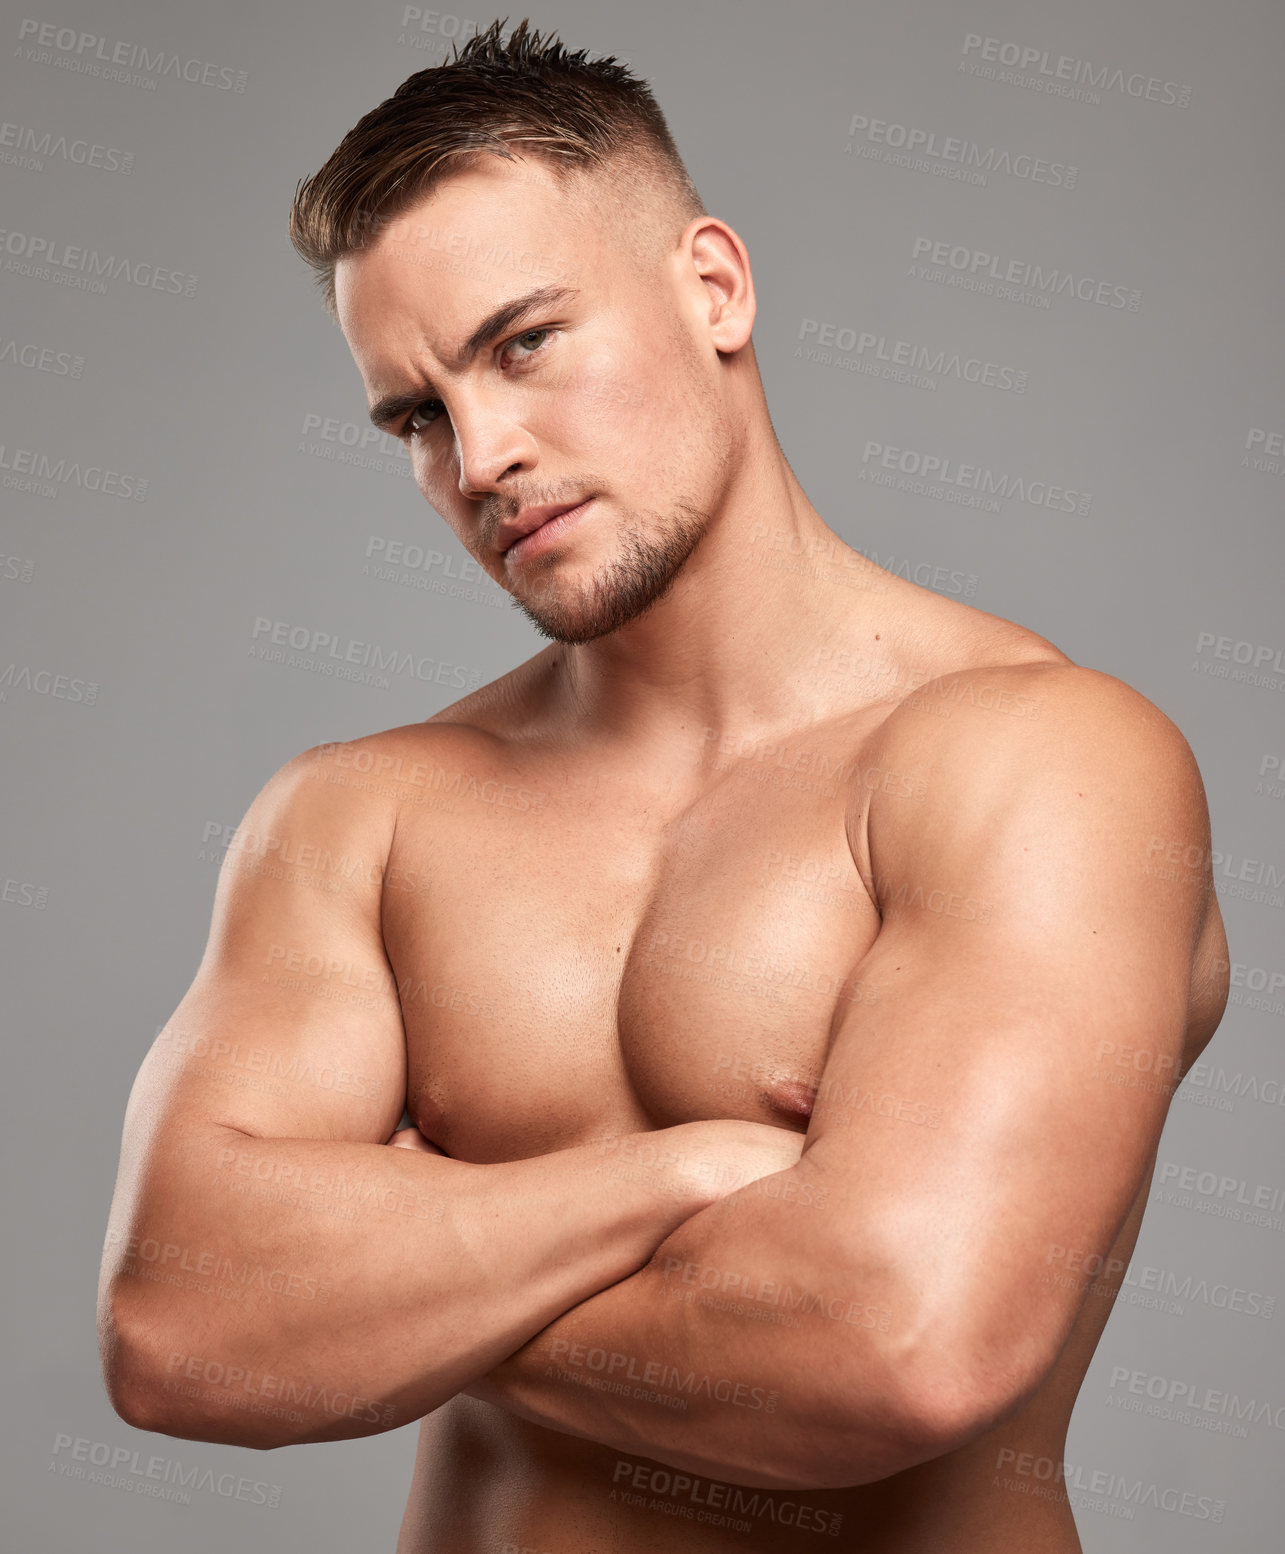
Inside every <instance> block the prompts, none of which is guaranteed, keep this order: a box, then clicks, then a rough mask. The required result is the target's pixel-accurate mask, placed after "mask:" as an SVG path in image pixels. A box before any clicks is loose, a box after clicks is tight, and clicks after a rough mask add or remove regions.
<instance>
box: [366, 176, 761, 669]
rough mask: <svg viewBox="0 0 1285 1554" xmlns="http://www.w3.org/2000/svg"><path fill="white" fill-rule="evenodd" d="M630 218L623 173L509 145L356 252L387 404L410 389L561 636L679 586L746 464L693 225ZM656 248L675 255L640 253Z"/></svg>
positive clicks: (380, 391) (501, 564)
mask: <svg viewBox="0 0 1285 1554" xmlns="http://www.w3.org/2000/svg"><path fill="white" fill-rule="evenodd" d="M580 191H588V193H587V197H586V193H585V192H580ZM629 219H630V218H629V214H628V210H627V208H625V207H624V206H622V205H621V204H620V203H618V197H617V196H616V195H615V194H614V193H613V192H612V190H611V188H610V185H603V186H602V197H601V198H600V199H596V200H595V198H594V197H593V186H592V185H591V184H589V183H587V182H581V181H579V180H577V182H576V185H575V186H574V187H573V186H571V185H560V184H559V183H558V182H557V181H556V180H555V178H554V175H553V174H552V173H551V172H550V171H549V169H548V168H546V167H545V166H544V165H543V164H541V163H540V162H538V161H519V162H516V163H514V162H507V161H504V160H501V159H500V158H498V157H491V156H488V157H483V158H481V159H479V161H478V163H477V165H476V166H474V167H471V168H468V169H467V170H464V169H462V170H461V171H459V172H457V173H453V174H452V175H451V176H450V177H448V178H447V179H446V180H445V181H444V182H443V183H442V184H441V185H439V186H438V187H437V188H436V189H435V190H434V191H433V193H432V194H431V195H430V196H429V197H428V198H427V199H426V200H424V201H422V202H421V203H420V204H418V205H417V206H415V207H414V208H413V209H412V210H411V211H410V212H408V213H407V214H406V215H405V216H404V217H402V218H401V219H400V220H398V221H396V222H394V223H393V224H392V225H391V226H390V227H389V228H388V229H387V230H386V231H385V232H384V233H383V234H382V235H381V236H380V238H379V240H378V242H377V243H376V244H375V245H373V246H372V247H371V248H369V249H367V250H365V251H363V252H361V253H358V254H353V255H350V256H348V257H347V258H345V259H343V260H341V261H340V263H339V265H338V267H337V270H336V277H335V279H336V303H337V307H338V311H339V318H340V322H341V324H342V327H343V330H344V334H345V336H346V338H347V340H348V343H349V346H350V347H351V349H352V353H353V357H354V359H355V360H356V362H357V365H358V367H359V369H360V371H361V374H362V377H363V379H364V381H365V384H366V390H367V394H368V397H369V402H370V405H371V407H372V411H373V412H375V413H376V414H378V413H379V407H380V402H381V401H385V400H388V399H390V398H393V397H396V398H398V399H399V400H400V401H401V403H400V404H399V405H397V406H394V407H392V408H391V409H389V410H388V412H387V416H388V418H387V419H386V421H385V426H386V429H387V430H388V431H390V432H392V433H394V434H395V435H398V436H401V437H402V438H404V439H405V440H406V442H407V445H408V447H409V450H410V456H411V463H412V468H413V470H414V474H415V481H416V484H417V485H418V486H419V489H420V490H421V491H422V492H423V494H424V496H425V497H426V498H427V499H428V501H429V502H430V503H431V504H432V506H433V507H435V508H436V509H437V511H438V512H439V513H440V514H441V515H442V517H443V518H445V520H446V522H447V523H448V524H449V525H450V527H451V528H452V529H453V530H454V531H455V533H456V535H457V536H458V537H459V539H460V542H461V543H462V544H463V545H464V547H465V548H466V549H467V550H468V551H469V553H470V554H471V555H472V556H474V557H475V558H476V560H477V561H478V563H479V564H480V565H481V566H482V567H483V568H484V569H485V571H486V572H487V573H488V574H489V575H490V576H491V577H492V578H494V579H495V581H496V582H497V583H499V584H500V585H501V586H502V587H503V588H505V589H506V590H507V591H508V592H509V593H510V594H512V596H513V598H514V600H515V601H516V602H517V604H518V605H519V606H520V607H521V609H522V610H523V612H524V613H525V614H526V615H527V616H528V618H529V619H530V620H531V621H532V622H533V624H534V625H535V626H536V627H537V629H539V630H540V631H542V632H543V633H544V634H545V635H546V636H549V637H552V638H555V639H556V640H560V641H567V642H586V641H590V640H592V639H593V638H595V637H599V636H602V635H604V634H605V633H607V632H610V631H614V630H616V629H617V628H619V627H620V626H622V625H624V624H625V623H626V622H627V621H629V620H632V619H633V618H634V617H635V616H637V615H638V614H640V613H641V612H642V611H643V610H645V609H646V608H647V607H648V606H649V605H650V604H652V603H653V602H654V601H655V600H656V599H658V598H659V597H660V596H661V594H662V593H663V592H664V591H665V590H666V589H667V588H668V586H669V584H670V582H671V581H672V580H673V578H674V577H675V575H676V574H677V572H678V570H679V568H680V567H681V566H682V564H683V563H684V561H686V559H687V557H688V556H689V555H690V553H691V552H692V550H693V549H694V548H695V546H696V544H697V543H698V541H699V540H700V538H701V536H702V534H703V533H704V532H705V529H706V527H707V525H708V523H709V522H710V515H711V514H712V513H713V512H715V511H716V510H717V507H718V503H719V499H720V495H721V493H722V491H723V489H724V486H725V483H726V480H727V472H728V469H729V467H730V465H731V461H732V447H731V439H730V424H731V418H730V416H729V414H728V412H727V409H726V406H725V404H724V402H723V399H722V397H721V391H722V387H723V385H722V383H721V375H720V372H719V369H718V353H717V351H716V350H715V349H714V348H713V346H712V345H710V344H709V342H708V341H707V340H704V341H703V340H702V338H701V320H702V310H703V309H704V310H705V312H707V304H706V295H705V286H704V283H703V282H702V280H701V279H700V276H699V275H698V274H697V272H696V270H695V269H694V268H693V266H692V264H691V260H690V256H688V257H687V258H686V259H684V245H683V244H682V243H681V242H679V243H677V244H676V245H674V244H671V243H670V242H668V241H662V242H661V243H659V244H658V245H648V244H646V243H642V244H639V243H637V242H636V241H632V242H631V241H629V237H630V236H636V234H627V235H626V237H625V238H622V236H621V235H620V234H621V223H622V221H628V220H629ZM635 219H636V220H638V221H648V220H651V219H653V218H652V216H651V212H650V207H648V208H645V209H644V210H642V211H640V212H639V213H638V215H637V217H636V218H635ZM649 246H650V247H653V248H658V250H659V253H658V256H657V257H655V258H652V259H643V258H640V257H638V256H637V255H636V254H635V252H634V250H635V249H638V248H647V247H649ZM532 293H543V294H544V295H543V296H539V297H536V298H535V299H533V300H532V301H531V302H530V304H529V305H528V306H525V307H523V308H522V309H521V311H520V312H513V311H510V313H509V315H508V316H507V317H506V318H504V319H494V315H496V314H497V312H498V310H500V309H502V308H504V307H505V306H506V305H507V304H511V303H515V302H517V301H520V300H521V299H523V298H528V297H530V296H531V294H532ZM488 319H494V322H493V323H492V325H491V326H490V327H488V328H487V329H486V330H485V331H484V332H483V333H482V334H480V335H479V334H478V331H479V327H480V326H482V325H483V324H484V323H485V321H487V320H488ZM586 502H587V503H588V505H586V506H584V507H583V508H582V509H581V510H580V511H578V512H575V513H573V514H572V515H571V516H570V517H569V518H567V519H563V520H555V521H553V522H551V523H550V524H549V527H548V528H547V530H544V529H542V530H541V531H540V532H535V533H532V534H531V536H530V538H528V539H526V540H525V541H524V542H515V535H516V531H518V530H521V529H524V528H528V527H529V526H530V525H531V524H532V523H533V522H535V521H536V520H537V519H540V518H541V517H542V516H543V515H542V514H540V513H539V512H538V511H536V512H532V511H531V509H533V508H534V509H539V508H542V507H550V506H552V507H568V506H572V505H573V504H580V503H586Z"/></svg>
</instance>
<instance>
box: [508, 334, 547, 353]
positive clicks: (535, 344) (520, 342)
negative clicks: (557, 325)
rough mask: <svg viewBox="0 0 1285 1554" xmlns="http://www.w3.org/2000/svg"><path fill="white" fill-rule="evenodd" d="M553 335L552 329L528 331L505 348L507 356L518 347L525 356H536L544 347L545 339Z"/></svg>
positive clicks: (516, 336)
mask: <svg viewBox="0 0 1285 1554" xmlns="http://www.w3.org/2000/svg"><path fill="white" fill-rule="evenodd" d="M552 333H553V330H552V329H528V330H527V331H526V333H525V334H520V335H515V336H514V338H513V339H512V340H510V341H509V343H508V345H506V346H505V347H504V352H505V355H507V354H508V353H509V351H510V350H511V349H512V348H513V347H514V346H515V345H516V346H520V347H521V349H522V352H523V354H524V355H526V356H534V355H535V353H536V352H537V351H539V350H540V349H541V348H542V347H543V345H544V341H545V339H546V338H547V337H548V336H549V335H551V334H552Z"/></svg>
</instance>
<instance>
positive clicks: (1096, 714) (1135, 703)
mask: <svg viewBox="0 0 1285 1554" xmlns="http://www.w3.org/2000/svg"><path fill="white" fill-rule="evenodd" d="M1105 736H1109V737H1110V739H1111V745H1110V746H1109V747H1103V746H1102V745H1100V744H1099V743H1097V742H1098V741H1100V740H1101V739H1102V738H1103V737H1105ZM880 738H881V739H882V740H883V741H884V742H885V744H886V746H887V747H888V748H889V749H890V750H895V751H896V752H897V753H898V754H900V755H907V754H911V753H914V754H915V755H917V756H921V757H925V758H928V759H932V758H933V757H934V756H940V757H943V758H947V759H950V758H958V757H959V756H961V755H962V756H968V755H970V754H971V755H975V756H977V757H979V758H980V757H983V756H985V755H988V754H989V755H992V756H993V755H994V753H995V752H996V750H997V748H998V747H1002V746H1005V745H1008V746H1012V747H1014V748H1015V749H1020V748H1021V747H1023V746H1025V747H1027V748H1029V749H1030V750H1031V751H1032V752H1033V753H1037V752H1041V751H1043V752H1044V753H1046V754H1051V753H1052V752H1053V750H1054V748H1055V747H1060V748H1064V749H1068V750H1069V749H1074V748H1077V747H1078V748H1086V747H1087V748H1088V749H1089V750H1090V751H1092V752H1093V753H1094V754H1096V755H1097V756H1099V757H1100V758H1103V759H1109V758H1110V756H1111V754H1112V752H1113V751H1120V749H1121V746H1122V745H1125V746H1154V747H1156V748H1157V749H1158V750H1159V749H1163V747H1165V746H1169V747H1171V749H1173V750H1176V749H1177V746H1178V744H1179V742H1180V743H1181V744H1182V745H1184V746H1185V743H1186V742H1185V740H1183V739H1182V735H1181V734H1180V733H1179V731H1178V730H1177V728H1176V726H1175V725H1174V724H1173V723H1172V721H1171V720H1170V719H1169V718H1168V717H1167V716H1166V715H1165V714H1164V713H1163V712H1162V711H1161V710H1160V708H1159V707H1157V706H1156V705H1155V703H1154V702H1151V701H1149V700H1148V699H1147V697H1145V696H1144V695H1143V694H1142V693H1141V692H1140V691H1138V690H1135V689H1134V688H1133V686H1131V685H1128V684H1127V683H1126V682H1125V681H1123V680H1120V679H1118V678H1117V677H1116V676H1115V675H1111V674H1107V673H1105V672H1104V671H1102V670H1099V669H1090V668H1087V667H1086V666H1084V665H1082V664H1076V663H1073V662H1072V661H1071V660H1070V659H1069V658H1067V657H1066V656H1065V654H1059V653H1057V651H1056V649H1052V650H1050V652H1049V653H1047V654H1043V653H1041V654H1038V655H1034V656H1029V657H1023V658H1020V659H1014V660H1007V661H1005V660H1001V661H996V662H991V663H986V662H982V663H970V664H968V665H966V666H963V667H959V668H953V669H950V670H947V671H946V672H944V673H941V674H937V675H934V676H932V677H931V678H928V679H924V680H921V681H919V682H918V683H916V684H915V685H913V687H911V688H910V689H908V690H907V692H906V694H905V695H904V696H902V697H901V698H900V699H899V700H898V701H897V703H896V704H895V706H894V707H893V709H892V711H891V712H890V713H889V715H888V717H887V718H886V720H885V721H884V723H883V725H882V727H881V729H880Z"/></svg>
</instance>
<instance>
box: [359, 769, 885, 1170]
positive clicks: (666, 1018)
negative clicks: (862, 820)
mask: <svg viewBox="0 0 1285 1554" xmlns="http://www.w3.org/2000/svg"><path fill="white" fill-rule="evenodd" d="M783 754H784V757H785V758H784V759H782V758H781V756H780V755H776V754H772V753H770V752H769V753H768V755H767V757H766V758H762V757H760V756H759V755H758V754H756V753H752V754H751V755H750V757H749V758H745V757H744V756H737V757H735V758H732V759H728V760H726V761H722V762H715V763H714V764H713V765H712V766H711V770H710V773H709V776H710V781H709V782H708V783H707V784H703V785H702V787H703V791H702V793H701V795H700V797H699V798H698V799H696V800H695V801H694V802H689V803H686V804H683V805H680V806H675V805H672V804H667V803H664V802H658V801H655V800H654V799H652V798H651V797H649V796H648V795H647V794H646V793H644V792H642V791H640V790H639V789H636V788H632V787H631V786H630V785H628V784H624V785H620V784H616V783H611V782H606V781H595V780H593V779H592V778H590V777H587V776H586V775H584V774H580V775H577V776H573V777H568V775H567V773H566V771H565V769H564V770H563V772H562V773H561V774H560V776H559V778H558V780H557V781H555V780H554V776H553V774H552V773H550V774H549V775H548V776H547V778H546V777H543V776H542V775H541V774H540V773H539V772H538V771H528V772H527V773H525V774H524V776H523V778H522V779H521V782H520V783H519V782H516V781H514V780H513V779H512V778H511V777H510V779H509V780H508V782H507V784H506V783H504V782H501V781H499V780H498V779H497V775H496V774H487V773H482V772H475V773H472V774H470V777H469V780H468V781H464V782H460V781H455V780H452V781H451V782H449V783H444V784H443V787H444V789H445V790H447V791H449V800H448V801H447V802H445V803H443V804H442V805H441V806H439V807H435V806H433V805H430V804H421V805H418V806H413V807H411V808H410V809H409V811H408V812H406V813H404V814H403V816H402V817H401V818H400V819H399V823H398V830H397V840H396V842H395V844H394V848H393V853H392V855H391V856H390V860H389V873H388V876H387V882H386V885H385V890H384V904H383V926H384V939H385V945H386V948H387V951H388V955H389V959H390V963H391V965H392V969H393V973H394V975H395V977H396V979H397V984H398V988H399V992H400V995H401V1003H402V1012H403V1020H404V1023H405V1028H406V1039H407V1052H408V1061H409V1066H408V1106H409V1110H410V1113H411V1116H412V1117H413V1118H415V1120H416V1122H417V1123H418V1125H419V1126H420V1128H421V1130H422V1131H423V1132H424V1133H426V1134H427V1135H428V1136H429V1137H430V1138H432V1139H433V1140H434V1142H436V1143H437V1144H439V1145H440V1146H441V1147H442V1148H444V1149H445V1150H446V1151H447V1152H448V1153H450V1154H453V1155H455V1156H457V1157H458V1158H461V1159H469V1160H474V1161H479V1162H481V1161H493V1160H500V1159H512V1158H519V1157H524V1156H528V1155H532V1154H538V1153H544V1152H547V1151H549V1150H553V1149H560V1148H565V1147H568V1146H569V1145H571V1144H574V1143H577V1142H579V1141H581V1140H583V1139H586V1138H590V1137H593V1136H595V1135H599V1134H605V1133H609V1132H614V1131H618V1130H620V1131H635V1130H640V1129H644V1128H648V1127H663V1126H668V1125H670V1124H672V1123H677V1122H684V1121H689V1120H692V1119H695V1118H704V1117H744V1118H749V1119H752V1120H756V1121H762V1122H775V1123H778V1124H781V1123H785V1124H786V1125H794V1126H797V1127H798V1128H799V1129H800V1130H802V1129H803V1128H804V1127H805V1126H806V1120H807V1113H808V1109H809V1106H810V1101H811V1096H812V1094H813V1092H814V1090H815V1086H816V1083H817V1081H818V1079H819V1078H820V1074H821V1070H822V1067H823V1065H824V1062H825V1057H826V1052H827V1050H828V1047H829V1043H830V1039H831V1035H832V1032H833V1030H834V1028H835V1024H836V1019H837V1016H838V1014H839V1013H840V1012H843V1011H848V1010H850V1009H851V1007H852V1005H853V1004H854V1003H857V1004H859V1003H860V1002H861V1000H862V999H863V997H868V996H870V990H868V989H864V988H862V986H861V985H860V983H859V981H857V980H856V979H855V978H854V975H853V972H854V968H855V967H856V965H857V962H858V961H859V960H860V958H861V956H862V955H863V954H864V953H865V951H866V950H867V949H868V947H869V945H870V944H871V942H872V941H873V939H874V936H875V933H876V932H877V929H878V926H879V918H878V914H877V912H876V910H875V907H874V906H873V904H872V902H871V900H870V897H869V895H868V893H867V891H866V889H865V887H864V886H863V884H862V882H861V877H860V873H859V871H858V868H857V865H856V863H855V862H854V860H853V852H852V843H851V837H852V831H853V826H854V816H856V818H857V819H858V820H859V813H858V812H859V810H860V794H861V780H860V779H861V773H860V769H859V764H858V763H857V762H855V761H854V760H852V759H851V758H850V757H849V756H844V755H843V754H842V753H841V752H836V753H834V754H833V755H832V756H828V757H826V758H817V759H812V760H809V761H807V762H804V761H803V760H802V759H801V757H800V756H798V755H796V754H792V753H791V752H790V751H789V750H788V748H787V749H785V750H784V751H783ZM501 775H502V774H501ZM479 777H480V778H481V779H482V780H481V781H480V782H479V781H477V780H475V779H476V778H479ZM854 782H855V784H856V788H855V790H854ZM854 791H855V792H856V795H857V800H856V802H855V803H854ZM506 800H507V801H506ZM399 879H401V880H406V881H410V882H413V888H399V885H398V882H399Z"/></svg>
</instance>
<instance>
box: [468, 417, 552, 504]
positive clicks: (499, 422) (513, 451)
mask: <svg viewBox="0 0 1285 1554" xmlns="http://www.w3.org/2000/svg"><path fill="white" fill-rule="evenodd" d="M454 427H455V456H456V458H457V460H458V461H459V471H460V491H461V493H462V494H463V495H464V496H468V497H478V496H484V495H486V494H487V493H488V492H491V491H498V490H499V489H500V483H501V482H502V481H503V479H504V478H505V476H507V475H509V474H512V473H525V472H529V471H531V470H533V469H534V468H535V465H536V445H535V440H534V438H533V437H532V436H531V434H530V433H529V432H528V431H526V430H525V428H524V427H522V426H521V425H520V424H519V423H518V422H517V421H515V420H514V419H513V418H512V417H511V416H508V415H505V414H504V413H503V411H501V410H500V409H498V408H496V407H491V408H487V407H484V406H473V407H471V408H469V409H467V410H463V411H461V410H459V409H458V408H457V410H456V413H455V417H454Z"/></svg>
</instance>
